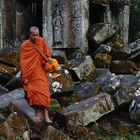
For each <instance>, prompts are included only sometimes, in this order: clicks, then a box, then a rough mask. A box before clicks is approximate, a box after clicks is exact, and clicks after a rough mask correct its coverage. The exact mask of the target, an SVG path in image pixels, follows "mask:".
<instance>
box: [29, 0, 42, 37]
mask: <svg viewBox="0 0 140 140" xmlns="http://www.w3.org/2000/svg"><path fill="white" fill-rule="evenodd" d="M42 8H43V0H30V10H31V25H35V26H37V27H39V29H40V35H41V36H42V20H43V17H42V15H43V14H42V11H43V10H42Z"/></svg>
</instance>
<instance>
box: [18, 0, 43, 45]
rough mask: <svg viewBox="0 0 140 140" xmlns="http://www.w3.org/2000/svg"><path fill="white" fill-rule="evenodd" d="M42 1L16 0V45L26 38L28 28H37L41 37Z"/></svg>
mask: <svg viewBox="0 0 140 140" xmlns="http://www.w3.org/2000/svg"><path fill="white" fill-rule="evenodd" d="M42 3H43V2H42V0H16V44H17V46H19V45H20V44H21V43H22V42H23V41H24V40H26V39H27V38H28V30H29V27H30V26H37V27H39V29H40V35H41V36H42V5H43V4H42Z"/></svg>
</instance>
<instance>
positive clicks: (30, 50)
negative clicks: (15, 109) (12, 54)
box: [20, 37, 51, 107]
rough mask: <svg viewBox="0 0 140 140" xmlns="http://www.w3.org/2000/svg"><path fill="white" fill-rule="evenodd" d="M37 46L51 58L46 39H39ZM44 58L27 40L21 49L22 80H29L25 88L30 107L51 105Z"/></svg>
mask: <svg viewBox="0 0 140 140" xmlns="http://www.w3.org/2000/svg"><path fill="white" fill-rule="evenodd" d="M36 45H37V46H38V47H39V48H40V49H41V50H42V51H43V52H44V53H45V55H46V56H47V57H51V54H50V51H49V49H48V46H47V44H46V43H45V41H44V39H43V38H41V37H39V38H38V40H37V42H36ZM43 61H44V60H43V58H42V56H41V55H40V53H39V52H38V51H37V50H36V49H35V48H34V47H33V46H32V43H31V42H30V40H26V41H25V42H24V43H23V44H22V45H21V48H20V67H21V80H22V81H24V80H25V79H28V82H27V84H25V85H24V86H23V89H24V90H25V91H26V94H27V95H26V98H27V101H28V103H29V105H30V106H45V107H49V104H50V91H49V80H48V77H47V75H46V72H45V70H44V69H43V68H42V62H43Z"/></svg>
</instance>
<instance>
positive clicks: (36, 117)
mask: <svg viewBox="0 0 140 140" xmlns="http://www.w3.org/2000/svg"><path fill="white" fill-rule="evenodd" d="M34 121H35V122H36V123H38V122H41V113H40V111H39V110H38V109H35V117H34Z"/></svg>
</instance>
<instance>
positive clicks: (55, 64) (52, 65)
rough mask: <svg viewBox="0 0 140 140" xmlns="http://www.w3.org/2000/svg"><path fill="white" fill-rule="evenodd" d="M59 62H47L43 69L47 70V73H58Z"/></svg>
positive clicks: (54, 60)
mask: <svg viewBox="0 0 140 140" xmlns="http://www.w3.org/2000/svg"><path fill="white" fill-rule="evenodd" d="M58 65H59V64H58V61H57V60H56V59H53V61H52V63H49V62H46V63H44V64H43V68H44V69H45V71H46V72H50V73H52V72H54V71H57V69H58Z"/></svg>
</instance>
